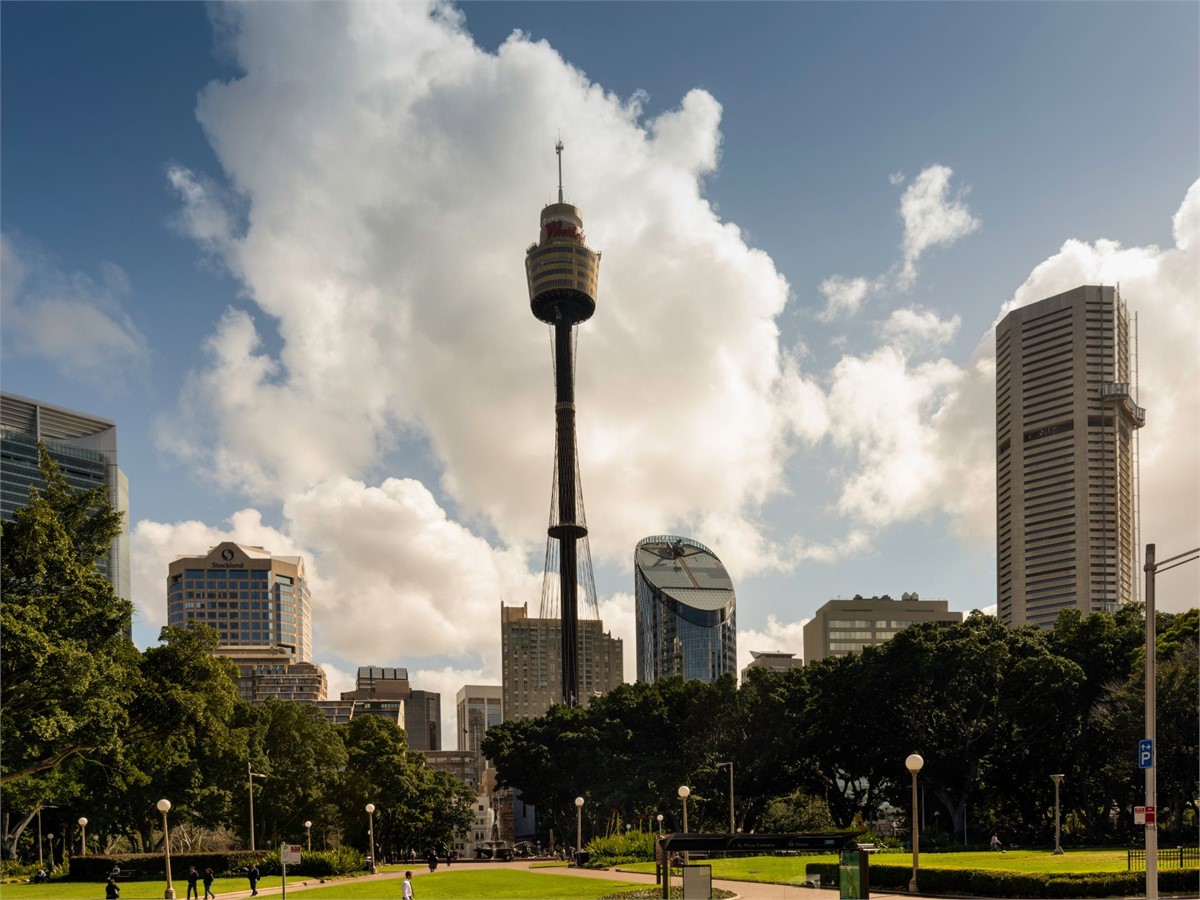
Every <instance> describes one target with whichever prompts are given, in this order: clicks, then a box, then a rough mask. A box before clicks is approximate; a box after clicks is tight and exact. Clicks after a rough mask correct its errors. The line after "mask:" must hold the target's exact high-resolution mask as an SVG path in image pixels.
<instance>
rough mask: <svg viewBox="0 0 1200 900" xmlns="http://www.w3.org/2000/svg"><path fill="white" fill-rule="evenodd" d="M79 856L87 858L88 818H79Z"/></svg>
mask: <svg viewBox="0 0 1200 900" xmlns="http://www.w3.org/2000/svg"><path fill="white" fill-rule="evenodd" d="M79 855H80V856H87V816H80V817H79Z"/></svg>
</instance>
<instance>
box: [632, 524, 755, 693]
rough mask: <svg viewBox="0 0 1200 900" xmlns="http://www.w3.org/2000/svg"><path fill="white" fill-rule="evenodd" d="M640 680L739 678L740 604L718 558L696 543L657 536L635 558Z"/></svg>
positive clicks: (643, 543)
mask: <svg viewBox="0 0 1200 900" xmlns="http://www.w3.org/2000/svg"><path fill="white" fill-rule="evenodd" d="M633 571H634V575H633V579H634V604H635V605H634V617H635V619H636V626H637V677H638V681H645V682H649V683H653V682H655V681H658V680H659V679H660V678H666V677H668V676H671V675H681V676H683V677H684V678H685V679H689V680H690V679H693V678H698V679H700V680H701V681H716V680H717V679H718V678H720V677H721V676H722V675H725V674H733V675H736V674H737V605H736V603H737V601H736V597H735V596H734V591H733V581H732V580H731V579H730V577H729V573H728V572H726V571H725V566H723V565H722V564H721V561H720V560H719V559H718V558H717V555H716V554H715V553H713V552H712V551H711V550H709V549H708V548H707V547H705V546H704V545H703V544H701V543H699V542H698V541H694V540H691V539H690V538H684V537H677V536H675V535H656V536H654V537H648V538H643V539H642V540H640V541H638V544H637V547H636V549H635V550H634V553H633Z"/></svg>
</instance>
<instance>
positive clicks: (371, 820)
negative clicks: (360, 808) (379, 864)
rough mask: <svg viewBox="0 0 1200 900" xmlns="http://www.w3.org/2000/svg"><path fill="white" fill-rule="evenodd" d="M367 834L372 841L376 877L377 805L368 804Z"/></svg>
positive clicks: (372, 862)
mask: <svg viewBox="0 0 1200 900" xmlns="http://www.w3.org/2000/svg"><path fill="white" fill-rule="evenodd" d="M367 834H369V835H370V839H371V874H372V875H374V874H375V872H376V869H375V804H374V803H368V804H367Z"/></svg>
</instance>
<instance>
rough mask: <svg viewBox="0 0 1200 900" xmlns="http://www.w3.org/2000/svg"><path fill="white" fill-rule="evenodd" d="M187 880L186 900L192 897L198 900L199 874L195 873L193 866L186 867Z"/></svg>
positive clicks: (190, 899)
mask: <svg viewBox="0 0 1200 900" xmlns="http://www.w3.org/2000/svg"><path fill="white" fill-rule="evenodd" d="M187 879H188V892H187V900H192V898H193V897H195V898H196V900H200V873H199V872H197V871H196V867H195V866H188V874H187Z"/></svg>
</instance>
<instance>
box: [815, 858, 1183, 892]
mask: <svg viewBox="0 0 1200 900" xmlns="http://www.w3.org/2000/svg"><path fill="white" fill-rule="evenodd" d="M806 874H807V875H808V876H810V877H811V876H814V875H816V876H819V877H820V879H821V883H822V884H837V883H838V866H837V863H809V864H808V865H807V867H806ZM869 877H870V880H871V888H872V889H879V890H884V891H886V890H899V891H903V890H905V889H906V888H907V887H908V881H909V879H910V878H912V867H911V866H893V865H886V864H882V863H881V864H879V865H872V866H871V867H870V875H869ZM917 881H918V883H919V884H920V886H921V890H922V891H928V892H929V893H931V894H963V895H967V896H973V897H1037V898H1042V897H1045V898H1050V900H1055V898H1059V897H1129V896H1133V895H1136V894H1144V893H1145V892H1146V873H1145V872H1091V873H1086V874H1083V873H1080V874H1074V873H1071V874H1065V873H1061V872H1001V871H994V870H989V869H932V868H931V869H921V870H920V872H919V873H918V876H917ZM1198 886H1200V869H1166V870H1160V871H1159V873H1158V887H1159V890H1161V891H1163V892H1164V893H1187V892H1195V891H1196V889H1197V887H1198Z"/></svg>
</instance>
